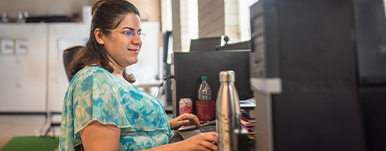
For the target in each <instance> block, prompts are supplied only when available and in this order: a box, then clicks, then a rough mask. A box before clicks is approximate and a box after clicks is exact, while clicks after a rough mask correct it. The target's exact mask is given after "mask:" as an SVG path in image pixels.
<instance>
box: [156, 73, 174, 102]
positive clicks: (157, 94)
mask: <svg viewBox="0 0 386 151" xmlns="http://www.w3.org/2000/svg"><path fill="white" fill-rule="evenodd" d="M171 78H174V75H169V76H167V77H165V78H164V79H163V80H162V82H161V83H160V84H159V85H158V86H157V90H156V91H155V93H154V96H155V97H156V98H158V96H159V90H160V89H161V87H162V86H163V85H164V83H165V81H166V80H167V79H171Z"/></svg>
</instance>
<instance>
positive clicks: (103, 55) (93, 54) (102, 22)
mask: <svg viewBox="0 0 386 151" xmlns="http://www.w3.org/2000/svg"><path fill="white" fill-rule="evenodd" d="M128 13H134V14H136V15H138V16H140V15H139V11H138V9H137V8H136V7H135V6H134V5H133V4H131V3H130V2H128V1H126V0H99V1H97V2H95V4H94V5H93V7H92V16H93V17H92V22H91V29H90V38H89V39H88V42H87V44H86V47H85V48H82V49H81V50H79V52H78V53H76V55H75V57H74V59H73V61H72V62H71V64H70V66H69V73H70V75H71V76H74V75H75V74H76V73H77V72H78V71H79V70H81V69H82V68H84V67H85V66H88V65H91V64H97V65H99V66H101V67H102V68H104V69H106V70H107V71H109V72H111V73H112V72H113V71H114V69H113V68H112V67H111V66H110V64H109V63H110V59H109V57H108V56H107V51H106V49H105V47H104V46H103V45H102V44H99V43H98V42H97V41H96V38H95V34H94V31H95V29H97V28H99V29H100V30H101V31H102V33H103V34H104V35H106V36H108V35H110V34H111V31H108V30H107V29H115V28H117V26H118V25H119V24H120V22H121V21H122V20H123V18H124V16H125V15H126V14H128ZM123 77H124V78H125V79H126V80H127V81H128V82H130V83H133V82H135V79H134V76H133V75H129V74H127V73H126V69H125V70H124V72H123Z"/></svg>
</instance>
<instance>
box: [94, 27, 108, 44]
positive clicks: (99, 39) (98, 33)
mask: <svg viewBox="0 0 386 151" xmlns="http://www.w3.org/2000/svg"><path fill="white" fill-rule="evenodd" d="M94 35H95V39H96V41H97V42H98V43H99V44H101V45H103V44H105V42H104V41H103V39H104V35H103V33H102V30H101V29H100V28H96V29H95V30H94Z"/></svg>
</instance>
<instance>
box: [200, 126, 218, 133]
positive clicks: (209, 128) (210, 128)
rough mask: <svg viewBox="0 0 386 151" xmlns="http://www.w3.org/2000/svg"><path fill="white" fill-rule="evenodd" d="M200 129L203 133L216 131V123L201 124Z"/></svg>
mask: <svg viewBox="0 0 386 151" xmlns="http://www.w3.org/2000/svg"><path fill="white" fill-rule="evenodd" d="M199 129H200V131H201V133H205V132H216V125H207V126H201V127H200V128H199Z"/></svg>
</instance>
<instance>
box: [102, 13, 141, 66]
mask: <svg viewBox="0 0 386 151" xmlns="http://www.w3.org/2000/svg"><path fill="white" fill-rule="evenodd" d="M138 33H141V21H140V18H139V16H138V15H136V14H134V13H128V14H127V15H126V16H125V17H124V19H123V20H122V21H121V22H120V23H119V25H118V26H117V28H115V29H112V30H111V33H110V35H108V36H104V38H103V40H104V47H105V48H106V50H107V54H108V56H109V57H110V59H111V61H112V62H113V63H115V64H116V65H118V66H120V67H123V68H124V67H127V66H129V65H132V64H135V63H137V62H138V58H137V56H138V53H139V51H140V49H141V46H142V41H141V38H140V37H139V35H138Z"/></svg>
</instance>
